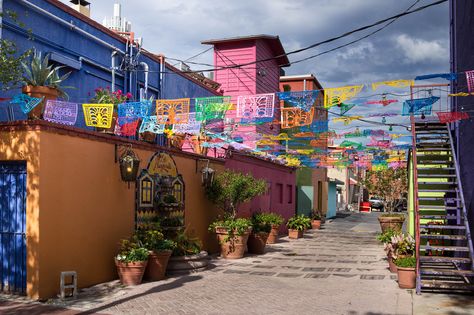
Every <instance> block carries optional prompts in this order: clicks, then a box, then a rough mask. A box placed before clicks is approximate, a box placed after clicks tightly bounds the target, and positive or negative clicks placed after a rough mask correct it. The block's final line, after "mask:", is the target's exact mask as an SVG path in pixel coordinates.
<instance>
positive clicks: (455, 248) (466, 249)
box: [420, 245, 469, 252]
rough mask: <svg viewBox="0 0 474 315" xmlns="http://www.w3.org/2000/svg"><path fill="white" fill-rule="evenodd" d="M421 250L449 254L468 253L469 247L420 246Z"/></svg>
mask: <svg viewBox="0 0 474 315" xmlns="http://www.w3.org/2000/svg"><path fill="white" fill-rule="evenodd" d="M420 249H421V250H423V249H424V250H436V251H437V250H444V251H450V252H469V247H466V246H447V245H444V246H443V245H439V246H438V245H437V246H431V245H430V246H428V245H421V246H420Z"/></svg>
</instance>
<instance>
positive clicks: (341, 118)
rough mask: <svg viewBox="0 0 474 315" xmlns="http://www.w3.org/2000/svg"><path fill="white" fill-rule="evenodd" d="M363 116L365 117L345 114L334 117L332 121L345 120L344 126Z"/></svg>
mask: <svg viewBox="0 0 474 315" xmlns="http://www.w3.org/2000/svg"><path fill="white" fill-rule="evenodd" d="M361 118H364V116H344V117H336V118H333V119H332V121H333V122H343V123H344V126H348V125H350V123H351V122H352V121H354V120H358V119H361Z"/></svg>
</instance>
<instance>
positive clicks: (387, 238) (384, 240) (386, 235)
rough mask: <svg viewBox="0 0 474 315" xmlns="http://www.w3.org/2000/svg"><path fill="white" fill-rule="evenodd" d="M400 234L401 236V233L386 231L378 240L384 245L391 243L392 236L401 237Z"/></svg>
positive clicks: (378, 236)
mask: <svg viewBox="0 0 474 315" xmlns="http://www.w3.org/2000/svg"><path fill="white" fill-rule="evenodd" d="M399 234H401V232H400V231H395V230H392V229H388V230H387V231H385V233H381V234H379V235H377V240H378V241H379V242H380V243H382V244H385V243H390V241H391V240H392V236H395V235H399Z"/></svg>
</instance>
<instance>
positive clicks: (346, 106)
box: [339, 103, 356, 115]
mask: <svg viewBox="0 0 474 315" xmlns="http://www.w3.org/2000/svg"><path fill="white" fill-rule="evenodd" d="M339 106H340V108H341V113H340V114H341V115H344V114H346V113H347V112H348V111H350V110H351V109H352V108H353V107H354V106H356V105H355V104H345V103H341V104H340V105H339Z"/></svg>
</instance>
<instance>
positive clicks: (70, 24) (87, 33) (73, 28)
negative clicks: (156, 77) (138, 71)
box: [0, 0, 125, 55]
mask: <svg viewBox="0 0 474 315" xmlns="http://www.w3.org/2000/svg"><path fill="white" fill-rule="evenodd" d="M18 1H19V2H21V3H22V4H24V5H25V6H27V7H29V8H31V9H33V10H35V11H37V12H39V13H41V14H43V15H46V16H48V17H49V18H51V19H52V20H54V21H56V22H58V23H59V24H63V25H65V26H67V27H69V28H70V29H71V30H73V31H76V32H78V33H80V34H82V35H83V36H85V37H88V38H90V39H92V40H94V41H95V42H97V43H99V44H101V45H103V46H106V47H108V48H110V49H112V50H115V51H117V52H119V53H121V54H122V55H125V52H124V51H123V50H121V49H120V48H118V47H116V46H114V45H112V44H109V43H107V42H106V41H104V40H102V39H100V38H98V37H97V36H95V35H92V34H91V33H89V32H86V31H84V30H83V29H81V28H78V27H77V26H76V25H74V23H72V22H68V21H65V20H63V19H61V18H60V17H57V16H56V15H54V14H52V13H50V12H48V11H46V10H44V9H42V8H40V7H38V6H37V5H35V4H33V3H31V2H29V1H26V0H18ZM0 2H1V1H0Z"/></svg>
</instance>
